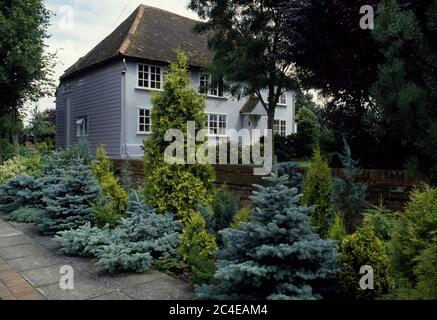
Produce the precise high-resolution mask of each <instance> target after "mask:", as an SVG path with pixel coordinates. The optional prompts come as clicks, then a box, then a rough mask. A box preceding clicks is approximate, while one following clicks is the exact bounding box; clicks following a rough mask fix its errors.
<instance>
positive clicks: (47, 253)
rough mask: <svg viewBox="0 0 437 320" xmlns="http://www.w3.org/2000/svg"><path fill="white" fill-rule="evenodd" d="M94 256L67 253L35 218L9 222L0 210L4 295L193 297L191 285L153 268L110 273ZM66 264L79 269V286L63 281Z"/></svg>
mask: <svg viewBox="0 0 437 320" xmlns="http://www.w3.org/2000/svg"><path fill="white" fill-rule="evenodd" d="M94 263H95V260H94V259H85V258H76V257H67V256H65V255H63V254H62V253H60V252H59V251H58V245H57V243H56V242H55V241H53V240H52V239H51V238H50V237H44V236H41V235H39V234H38V232H37V229H36V226H35V225H32V224H30V225H29V224H17V223H13V222H7V221H6V220H5V219H4V215H3V214H0V300H2V299H4V300H5V299H23V300H30V299H48V300H189V299H191V298H192V292H191V290H190V288H189V286H188V285H187V284H186V283H184V282H182V281H180V280H177V279H175V278H173V277H170V276H169V275H166V274H163V273H161V272H158V271H154V270H151V271H149V272H146V273H142V274H136V273H135V274H130V273H129V274H126V273H123V274H115V275H109V274H107V273H104V272H102V271H101V270H99V269H98V268H97V267H96V266H95V265H94ZM62 266H71V267H72V268H73V270H74V289H73V290H63V289H61V287H60V280H61V277H62V274H61V273H60V271H61V267H62Z"/></svg>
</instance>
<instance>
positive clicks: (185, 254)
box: [179, 213, 217, 283]
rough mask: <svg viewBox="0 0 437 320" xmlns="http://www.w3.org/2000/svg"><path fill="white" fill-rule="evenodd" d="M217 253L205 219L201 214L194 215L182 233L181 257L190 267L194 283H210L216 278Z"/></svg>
mask: <svg viewBox="0 0 437 320" xmlns="http://www.w3.org/2000/svg"><path fill="white" fill-rule="evenodd" d="M216 251H217V244H216V242H215V238H214V236H213V235H211V234H210V233H208V232H207V230H206V226H205V219H204V218H203V217H202V215H201V214H200V213H195V214H192V215H191V217H190V219H189V220H188V221H187V222H186V224H185V227H184V230H183V233H182V237H181V243H180V246H179V255H180V256H181V258H182V261H184V262H186V263H187V264H188V265H189V266H190V268H191V271H192V281H193V282H195V283H199V282H208V281H210V280H211V278H212V277H213V276H214V271H215V253H216Z"/></svg>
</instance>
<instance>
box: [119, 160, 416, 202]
mask: <svg viewBox="0 0 437 320" xmlns="http://www.w3.org/2000/svg"><path fill="white" fill-rule="evenodd" d="M123 163H125V161H123V160H114V165H115V167H116V168H121V166H122V165H123ZM129 166H130V168H131V170H132V171H133V173H134V177H135V184H136V185H142V184H143V183H144V169H143V162H142V161H139V160H130V161H129ZM213 167H214V169H215V171H216V176H217V181H216V184H217V185H218V186H220V185H223V184H226V185H227V186H228V187H229V188H230V189H231V190H232V191H233V192H234V193H235V195H236V197H237V199H238V201H239V202H240V204H241V205H242V206H245V205H250V202H249V196H250V194H251V193H252V191H253V187H252V185H253V184H263V180H262V178H261V177H258V176H254V175H253V168H251V167H249V166H235V165H214V166H213ZM305 170H306V169H299V171H301V172H302V173H304V172H305ZM331 173H332V176H333V177H340V178H341V177H342V176H343V172H342V170H341V169H331ZM358 180H359V181H363V182H365V183H367V185H368V201H369V202H370V203H372V204H378V203H379V201H380V199H383V200H384V205H385V206H386V207H387V208H389V209H392V210H402V209H403V207H404V205H405V203H406V202H407V201H408V197H409V194H410V192H411V191H412V190H413V189H414V187H415V186H417V185H419V184H420V183H421V182H420V181H419V180H418V179H416V178H415V177H414V176H412V175H409V174H408V173H407V172H405V171H387V170H362V171H361V173H360V174H359V176H358Z"/></svg>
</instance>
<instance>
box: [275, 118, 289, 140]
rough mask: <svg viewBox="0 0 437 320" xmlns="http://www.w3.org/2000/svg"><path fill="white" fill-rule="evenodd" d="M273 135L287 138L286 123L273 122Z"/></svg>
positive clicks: (281, 121) (283, 121)
mask: <svg viewBox="0 0 437 320" xmlns="http://www.w3.org/2000/svg"><path fill="white" fill-rule="evenodd" d="M273 133H274V134H275V135H279V136H281V137H286V136H287V121H285V120H275V123H274V126H273Z"/></svg>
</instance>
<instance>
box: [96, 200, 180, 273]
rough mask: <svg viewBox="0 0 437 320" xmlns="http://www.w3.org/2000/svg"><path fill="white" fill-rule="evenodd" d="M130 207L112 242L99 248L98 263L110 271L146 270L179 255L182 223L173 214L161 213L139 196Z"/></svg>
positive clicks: (114, 232) (112, 234) (111, 239)
mask: <svg viewBox="0 0 437 320" xmlns="http://www.w3.org/2000/svg"><path fill="white" fill-rule="evenodd" d="M129 210H130V211H129V212H128V216H127V217H126V218H122V219H121V220H120V224H119V225H118V226H117V227H116V228H115V229H113V231H112V232H111V236H110V237H109V243H108V244H105V245H103V246H101V247H100V248H99V250H98V253H97V259H98V262H97V265H98V266H100V267H103V268H105V269H107V270H108V271H109V272H116V271H134V272H144V271H146V270H148V269H149V268H150V267H151V266H152V265H153V262H154V260H155V259H158V258H160V257H174V256H175V255H177V248H178V245H179V238H180V229H181V225H180V223H179V222H178V221H177V220H176V219H175V216H174V215H173V214H170V213H163V214H161V213H159V212H158V211H157V210H155V209H153V208H151V207H150V206H148V205H146V204H145V203H144V202H142V201H141V200H139V199H138V198H137V199H136V200H135V201H133V203H132V204H131V208H130V209H129Z"/></svg>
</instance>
